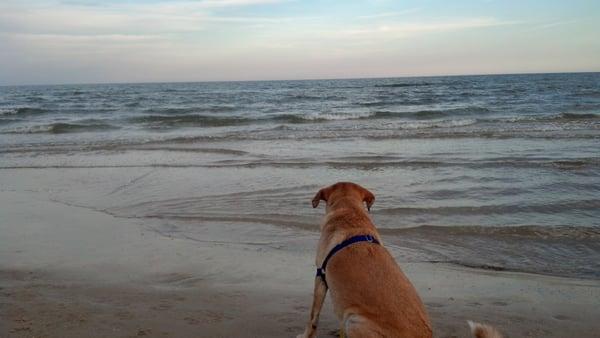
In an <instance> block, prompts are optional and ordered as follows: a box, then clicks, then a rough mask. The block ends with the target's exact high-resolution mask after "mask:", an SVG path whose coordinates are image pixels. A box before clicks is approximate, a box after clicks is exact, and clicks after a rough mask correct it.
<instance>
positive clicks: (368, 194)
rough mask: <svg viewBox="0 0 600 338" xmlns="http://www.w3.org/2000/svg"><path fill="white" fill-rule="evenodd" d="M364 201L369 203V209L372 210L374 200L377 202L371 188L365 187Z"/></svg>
mask: <svg viewBox="0 0 600 338" xmlns="http://www.w3.org/2000/svg"><path fill="white" fill-rule="evenodd" d="M362 190H363V202H365V203H366V204H367V210H368V211H371V206H372V205H373V202H375V195H373V193H372V192H370V191H369V190H367V189H365V188H363V189H362Z"/></svg>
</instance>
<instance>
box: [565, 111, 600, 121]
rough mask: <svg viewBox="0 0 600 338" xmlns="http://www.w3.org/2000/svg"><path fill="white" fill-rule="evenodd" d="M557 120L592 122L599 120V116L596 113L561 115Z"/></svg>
mask: <svg viewBox="0 0 600 338" xmlns="http://www.w3.org/2000/svg"><path fill="white" fill-rule="evenodd" d="M556 118H557V119H564V120H594V119H600V114H596V113H562V114H560V115H559V116H558V117H556Z"/></svg>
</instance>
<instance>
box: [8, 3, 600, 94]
mask: <svg viewBox="0 0 600 338" xmlns="http://www.w3.org/2000/svg"><path fill="white" fill-rule="evenodd" d="M599 37H600V1H597V0H589V1H583V0H569V1H566V0H564V1H556V0H535V1H533V0H518V1H512V0H478V1H475V0H472V1H469V0H454V1H448V0H437V1H436V0H431V1H428V0H406V1H405V0H401V1H393V0H320V1H317V0H173V1H169V0H121V1H116V0H106V1H98V0H63V1H60V0H0V85H18V84H61V83H106V82H169V81H230V80H280V79H320V78H362V77H394V76H429V75H459V74H461V75H462V74H502V73H544V72H585V71H600V38H599Z"/></svg>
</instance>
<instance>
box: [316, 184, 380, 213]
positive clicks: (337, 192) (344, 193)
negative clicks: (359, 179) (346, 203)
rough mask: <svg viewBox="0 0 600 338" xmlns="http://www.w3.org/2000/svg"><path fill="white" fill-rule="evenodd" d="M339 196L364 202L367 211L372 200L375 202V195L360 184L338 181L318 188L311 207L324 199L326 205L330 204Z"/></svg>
mask: <svg viewBox="0 0 600 338" xmlns="http://www.w3.org/2000/svg"><path fill="white" fill-rule="evenodd" d="M340 198H355V199H356V200H357V201H359V202H364V203H366V205H367V210H369V211H370V210H371V206H372V205H373V202H375V195H373V193H371V192H370V191H369V190H367V189H365V188H363V187H361V186H360V185H358V184H356V183H352V182H338V183H336V184H334V185H330V186H328V187H325V188H323V189H321V190H319V192H317V194H316V195H315V197H314V198H313V199H312V206H313V208H316V207H318V206H319V202H320V201H325V202H327V205H331V204H333V202H335V201H336V200H337V199H340Z"/></svg>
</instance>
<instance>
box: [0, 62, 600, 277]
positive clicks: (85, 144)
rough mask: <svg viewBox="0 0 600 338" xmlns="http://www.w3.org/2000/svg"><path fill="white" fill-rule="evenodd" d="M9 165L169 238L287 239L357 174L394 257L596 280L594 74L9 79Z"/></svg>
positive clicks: (2, 143)
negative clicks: (319, 195) (12, 82)
mask: <svg viewBox="0 0 600 338" xmlns="http://www.w3.org/2000/svg"><path fill="white" fill-rule="evenodd" d="M9 171H10V172H15V171H28V172H32V173H33V174H32V175H40V176H43V175H46V173H51V174H52V175H60V177H61V179H60V180H57V181H56V182H55V188H54V189H52V191H50V192H49V193H51V194H52V196H53V197H54V198H55V199H57V200H60V201H62V202H64V203H71V204H76V205H79V206H83V207H89V208H93V209H96V210H101V211H103V212H107V213H110V214H112V215H115V216H117V217H130V218H136V219H139V220H140V222H148V224H153V225H152V229H154V230H155V231H157V232H159V233H161V234H164V235H165V237H171V238H172V237H177V238H180V239H182V240H198V241H203V240H210V241H213V240H214V241H218V240H220V239H219V238H217V237H218V235H215V233H216V232H212V231H211V230H210V227H211V226H222V227H223V228H225V229H227V228H231V229H237V230H236V231H242V235H240V238H242V239H243V238H245V240H246V241H247V242H252V243H257V245H261V243H262V244H264V245H278V247H281V248H282V249H286V245H288V244H286V243H291V242H290V241H289V240H291V239H293V238H292V237H293V236H294V234H296V233H298V232H309V233H315V232H317V231H318V222H319V219H320V217H321V216H322V214H323V210H322V209H320V210H314V209H312V207H311V206H310V200H311V199H312V197H313V195H314V194H315V193H316V191H317V190H318V189H319V188H320V187H322V186H326V185H329V184H332V183H335V182H337V181H353V182H356V183H359V184H361V185H363V186H365V187H367V188H368V189H370V190H371V191H372V192H373V193H374V194H375V196H376V202H375V204H374V206H373V208H372V211H371V212H372V217H373V220H374V222H375V224H376V226H377V227H378V228H379V229H380V230H381V233H382V235H383V237H384V241H385V242H386V244H387V245H388V246H390V247H393V248H395V249H394V252H395V255H396V256H397V257H399V258H400V259H401V260H402V261H406V262H435V263H444V264H457V265H462V266H468V267H473V268H479V269H492V270H508V271H520V272H528V273H538V274H548V275H557V276H565V277H577V278H587V279H600V73H579V74H534V75H490V76H449V77H412V78H385V79H350V80H302V81H260V82H210V83H208V82H207V83H148V84H98V85H92V84H89V85H53V86H15V87H10V86H5V87H0V177H1V175H2V172H5V173H6V172H9ZM36 173H37V174H36ZM125 176H127V177H129V176H131V177H132V178H131V179H127V180H125V181H123V179H122V178H123V177H125ZM114 182H120V183H119V184H115V183H114ZM7 185H8V182H6V181H5V182H2V181H0V188H1V186H4V187H6V186H7ZM75 186H77V187H78V188H73V187H75ZM261 224H266V225H269V226H270V227H269V228H268V229H270V230H269V231H265V229H266V228H263V227H260V226H259V225H261ZM207 229H208V230H207ZM239 229H243V230H239ZM215 236H216V237H215ZM274 243H279V244H274ZM290 245H291V244H290ZM287 249H290V250H296V249H298V248H292V247H289V248H287ZM309 249H310V250H312V249H313V248H309ZM298 250H300V249H298Z"/></svg>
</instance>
